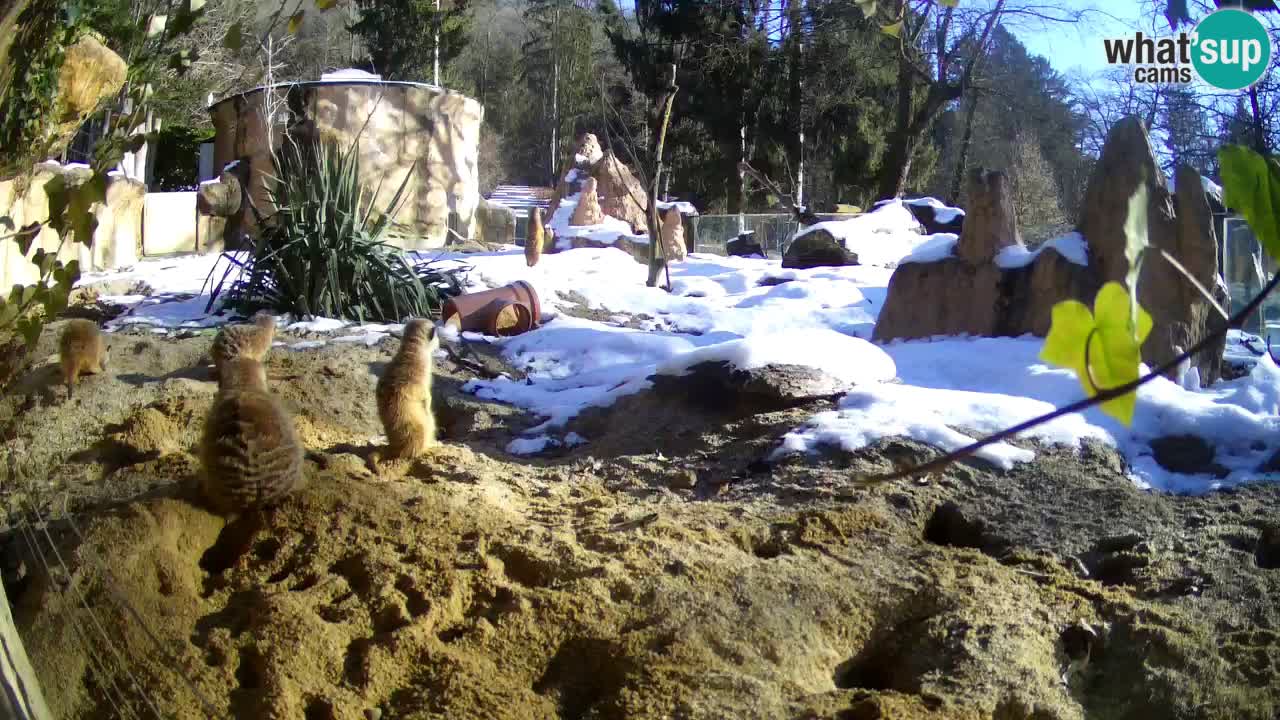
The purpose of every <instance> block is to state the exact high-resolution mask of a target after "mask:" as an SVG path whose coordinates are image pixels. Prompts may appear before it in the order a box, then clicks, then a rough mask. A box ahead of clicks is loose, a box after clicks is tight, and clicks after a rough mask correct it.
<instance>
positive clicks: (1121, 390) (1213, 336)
mask: <svg viewBox="0 0 1280 720" xmlns="http://www.w3.org/2000/svg"><path fill="white" fill-rule="evenodd" d="M1277 285H1280V272H1277V273H1275V274H1274V275H1272V276H1271V280H1270V281H1269V282H1268V283H1267V284H1266V285H1265V286H1264V287H1263V288H1262V290H1261V291H1260V292H1259V293H1258V294H1257V295H1255V296H1254V297H1253V299H1252V300H1250V301H1249V304H1248V305H1245V306H1244V307H1243V308H1242V309H1241V310H1240V312H1238V313H1236V314H1235V315H1233V316H1231V318H1230V319H1228V320H1227V322H1225V323H1223V325H1222V327H1221V328H1220V329H1218V330H1216V331H1214V332H1212V333H1210V334H1209V335H1207V336H1205V337H1204V338H1202V339H1201V340H1200V342H1198V343H1196V344H1195V345H1193V346H1192V347H1191V348H1190V349H1188V350H1187V351H1186V352H1184V353H1182V354H1181V355H1178V356H1177V357H1175V358H1173V359H1172V360H1170V361H1168V362H1166V363H1164V364H1163V365H1160V366H1159V367H1157V368H1156V369H1154V370H1152V371H1151V372H1149V373H1147V374H1146V375H1143V376H1142V377H1139V378H1137V379H1135V380H1131V381H1129V382H1127V383H1125V384H1123V385H1117V386H1116V387H1113V388H1109V389H1107V390H1103V391H1101V392H1099V393H1098V394H1097V395H1094V396H1093V397H1086V398H1084V399H1082V400H1078V401H1076V402H1073V403H1071V404H1070V405H1064V406H1063V407H1060V408H1057V409H1055V410H1052V411H1051V412H1047V413H1045V414H1044V415H1040V416H1038V417H1034V418H1031V419H1030V420H1027V421H1025V422H1021V423H1018V424H1017V425H1014V426H1013V427H1009V428H1005V429H1004V430H1001V431H1000V432H998V433H995V434H992V435H988V436H986V437H984V438H982V439H981V440H978V441H976V442H973V443H970V444H968V445H966V446H964V447H962V448H960V449H959V450H953V451H951V452H949V453H947V454H945V455H942V456H941V457H938V458H935V459H933V460H930V461H929V462H926V463H922V464H920V465H916V466H914V467H909V468H905V469H902V470H896V471H894V472H892V473H888V474H885V475H863V476H860V477H858V478H857V479H856V480H855V483H856V484H857V485H859V486H869V485H878V484H880V483H886V482H892V481H894V480H901V479H902V478H905V477H910V476H912V475H918V474H920V473H927V472H935V471H937V470H941V469H942V468H944V467H946V466H948V465H950V464H951V463H954V462H956V461H957V460H961V459H963V458H965V457H967V456H969V455H972V454H973V453H975V452H977V451H978V450H981V449H982V448H984V447H987V446H988V445H992V444H995V443H998V442H1001V441H1003V440H1007V439H1009V438H1011V437H1013V436H1015V435H1018V434H1020V433H1024V432H1026V431H1027V430H1030V429H1031V428H1034V427H1037V426H1039V425H1043V424H1045V423H1047V422H1050V421H1053V420H1056V419H1058V418H1060V417H1062V416H1064V415H1070V414H1072V413H1077V412H1080V411H1082V410H1087V409H1089V408H1091V407H1093V406H1094V405H1100V404H1102V403H1104V402H1107V401H1108V400H1114V399H1116V398H1118V397H1121V396H1123V395H1125V394H1127V393H1131V392H1133V391H1135V390H1137V389H1138V388H1140V387H1142V386H1143V385H1146V384H1147V383H1149V382H1151V381H1152V380H1155V379H1156V378H1158V377H1161V376H1163V375H1164V374H1165V373H1167V372H1169V371H1170V370H1173V369H1175V368H1177V367H1178V365H1179V364H1181V363H1182V362H1183V361H1185V360H1187V359H1189V358H1191V356H1193V355H1195V354H1196V353H1198V352H1200V351H1201V350H1204V349H1205V348H1207V347H1209V345H1210V344H1212V343H1213V342H1215V341H1216V340H1217V339H1218V338H1220V337H1222V336H1224V335H1226V334H1227V330H1228V329H1230V328H1231V327H1232V326H1233V325H1238V324H1240V322H1241V321H1243V320H1244V319H1245V318H1246V317H1248V316H1249V315H1250V314H1251V313H1253V311H1254V310H1257V309H1258V308H1259V307H1261V306H1262V303H1263V301H1264V300H1266V297H1267V295H1269V294H1271V291H1272V290H1275V288H1276V286H1277Z"/></svg>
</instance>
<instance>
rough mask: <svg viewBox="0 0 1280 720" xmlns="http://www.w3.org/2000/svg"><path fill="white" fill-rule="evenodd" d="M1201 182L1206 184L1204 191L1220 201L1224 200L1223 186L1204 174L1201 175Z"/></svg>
mask: <svg viewBox="0 0 1280 720" xmlns="http://www.w3.org/2000/svg"><path fill="white" fill-rule="evenodd" d="M1200 184H1201V185H1203V186H1204V191H1205V192H1206V193H1208V194H1209V195H1210V196H1211V197H1212V198H1213V199H1215V200H1217V201H1218V202H1219V203H1221V202H1222V186H1221V185H1219V184H1218V183H1216V182H1214V181H1212V180H1210V179H1209V178H1207V177H1205V176H1204V175H1201V176H1200Z"/></svg>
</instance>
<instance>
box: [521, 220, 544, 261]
mask: <svg viewBox="0 0 1280 720" xmlns="http://www.w3.org/2000/svg"><path fill="white" fill-rule="evenodd" d="M542 232H543V231H542V208H538V207H536V208H534V209H533V211H532V212H531V213H530V215H529V230H528V232H527V233H525V239H524V259H525V262H527V263H528V264H529V267H533V266H534V265H537V264H538V260H539V259H540V258H541V257H542V242H543V234H542Z"/></svg>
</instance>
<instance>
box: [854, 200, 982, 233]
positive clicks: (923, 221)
mask: <svg viewBox="0 0 1280 720" xmlns="http://www.w3.org/2000/svg"><path fill="white" fill-rule="evenodd" d="M904 205H906V208H907V210H909V211H910V212H911V214H912V215H913V216H914V217H915V219H916V221H917V222H919V223H920V225H921V226H922V227H923V228H924V234H925V235H936V234H937V233H951V234H953V235H960V234H961V233H962V232H963V231H964V214H963V213H956V214H955V215H954V216H952V217H951V218H949V219H948V220H947V221H946V222H942V221H941V220H939V219H938V208H936V207H934V206H932V205H927V204H925V203H919V204H913V203H911V202H909V201H908V202H906V203H904ZM840 207H845V206H837V211H838V212H839V210H838V208H840Z"/></svg>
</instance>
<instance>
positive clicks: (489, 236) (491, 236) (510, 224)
mask: <svg viewBox="0 0 1280 720" xmlns="http://www.w3.org/2000/svg"><path fill="white" fill-rule="evenodd" d="M476 239H478V240H479V241H480V242H482V243H485V244H489V245H511V244H512V243H514V242H515V241H516V214H515V213H514V212H513V211H512V210H511V208H509V207H507V206H506V205H502V204H499V203H496V202H493V201H491V200H488V199H487V198H480V203H479V204H478V205H476Z"/></svg>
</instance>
